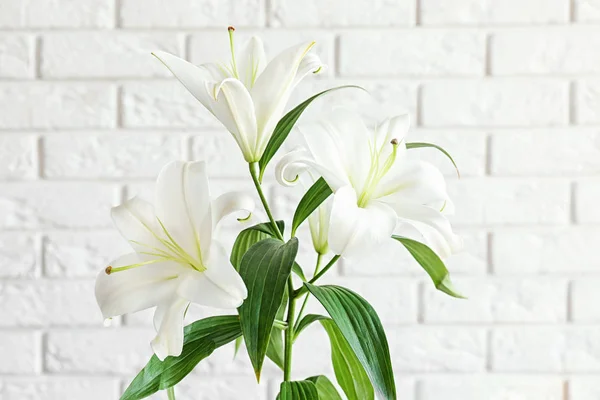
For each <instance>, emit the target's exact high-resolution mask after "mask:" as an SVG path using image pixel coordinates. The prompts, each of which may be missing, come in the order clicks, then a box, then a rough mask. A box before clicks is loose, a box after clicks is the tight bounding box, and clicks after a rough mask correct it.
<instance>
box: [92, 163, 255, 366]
mask: <svg viewBox="0 0 600 400" xmlns="http://www.w3.org/2000/svg"><path fill="white" fill-rule="evenodd" d="M253 209H254V201H253V200H252V199H251V198H250V197H249V196H247V195H243V194H240V193H226V194H224V195H222V196H219V197H217V198H216V199H214V200H212V201H211V199H210V193H209V186H208V178H207V174H206V166H205V163H204V162H172V163H170V164H168V165H166V166H165V167H164V168H163V170H162V171H161V172H160V174H159V177H158V180H157V183H156V198H155V206H154V207H153V206H152V205H151V204H150V203H147V202H145V201H143V200H140V199H138V198H133V199H131V200H128V201H126V202H125V203H124V204H122V205H120V206H118V207H115V208H113V209H112V218H113V220H114V223H115V225H116V227H117V229H118V230H119V231H120V232H121V234H122V235H123V236H124V237H125V239H127V240H128V241H129V242H130V243H131V246H132V247H133V250H134V252H133V253H130V254H126V255H124V256H122V257H120V258H118V259H116V260H115V261H113V262H112V263H111V264H110V266H109V267H107V268H106V270H104V271H101V272H100V274H99V275H98V278H97V281H96V300H97V302H98V305H99V306H100V309H101V310H102V314H103V316H104V317H105V318H111V317H114V316H117V315H122V314H127V313H132V312H136V311H140V310H143V309H146V308H150V307H154V306H156V311H155V313H154V326H155V328H156V331H157V335H156V337H155V339H154V340H153V341H152V343H151V345H152V348H153V350H154V352H155V354H156V355H157V357H158V358H159V359H161V360H163V359H165V358H166V357H167V356H178V355H180V354H181V350H182V346H183V318H184V314H185V312H186V310H187V308H188V306H189V305H190V303H197V304H200V305H203V306H210V307H216V308H226V309H235V308H237V307H239V306H240V305H241V304H242V302H243V301H244V299H245V298H246V296H247V290H246V286H245V284H244V282H243V280H242V278H241V277H240V275H239V274H238V273H237V271H236V270H235V269H234V268H233V266H232V265H231V263H230V262H229V257H228V255H227V252H226V251H225V249H224V248H223V247H222V246H221V245H220V244H219V243H217V242H216V241H215V240H214V237H213V233H214V230H215V229H216V227H217V224H218V223H219V221H221V219H222V218H223V217H224V216H226V215H228V214H230V213H232V212H235V211H238V210H244V211H247V212H252V210H253Z"/></svg>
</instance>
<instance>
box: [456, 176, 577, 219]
mask: <svg viewBox="0 0 600 400" xmlns="http://www.w3.org/2000/svg"><path fill="white" fill-rule="evenodd" d="M448 192H449V194H450V198H451V199H452V201H453V202H454V204H456V214H455V215H454V216H453V217H452V218H451V221H453V222H454V223H456V224H460V225H478V224H479V225H518V224H565V223H567V222H568V221H569V202H570V193H569V183H568V182H566V181H562V180H555V179H535V180H534V179H508V178H495V179H489V178H486V179H478V178H473V179H461V180H456V181H451V182H448ZM507 204H518V205H519V207H518V208H512V207H507V206H506V205H507Z"/></svg>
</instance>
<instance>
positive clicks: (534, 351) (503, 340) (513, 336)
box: [491, 327, 600, 372]
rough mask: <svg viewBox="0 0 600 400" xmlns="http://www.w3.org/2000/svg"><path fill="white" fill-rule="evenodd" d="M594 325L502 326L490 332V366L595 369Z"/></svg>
mask: <svg viewBox="0 0 600 400" xmlns="http://www.w3.org/2000/svg"><path fill="white" fill-rule="evenodd" d="M599 333H600V331H599V330H598V328H588V327H570V328H561V329H559V328H556V327H550V328H525V327H519V328H505V329H499V328H498V329H496V330H494V332H493V334H492V340H491V346H492V354H493V356H492V369H493V370H494V371H502V372H598V371H600V345H599V344H598V341H597V340H596V338H597V337H598V334H599Z"/></svg>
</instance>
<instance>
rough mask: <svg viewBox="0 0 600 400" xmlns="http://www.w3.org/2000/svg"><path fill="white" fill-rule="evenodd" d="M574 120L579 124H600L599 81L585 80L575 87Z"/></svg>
mask: <svg viewBox="0 0 600 400" xmlns="http://www.w3.org/2000/svg"><path fill="white" fill-rule="evenodd" d="M574 102H575V119H576V121H577V123H579V124H589V125H593V124H598V123H599V122H600V111H598V110H599V107H600V80H585V81H580V82H577V84H576V86H575V99H574Z"/></svg>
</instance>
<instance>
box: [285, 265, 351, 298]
mask: <svg viewBox="0 0 600 400" xmlns="http://www.w3.org/2000/svg"><path fill="white" fill-rule="evenodd" d="M339 259H340V256H339V255H335V256H333V258H332V259H331V260H329V262H328V263H327V265H326V266H325V268H323V269H322V270H321V272H319V273H318V274H316V275H315V276H313V278H312V279H311V280H310V281H308V283H310V284H313V283H315V282H316V281H317V280H319V278H320V277H322V276H323V275H325V274H326V273H327V271H329V269H330V268H331V267H333V265H334V264H335V263H336V262H337V260H339ZM307 291H308V289H306V286H302V287H301V288H299V289H298V290H296V291H294V294H293V296H294V297H295V298H297V297H299V296H302V295H303V294H304V293H306V292H307Z"/></svg>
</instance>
